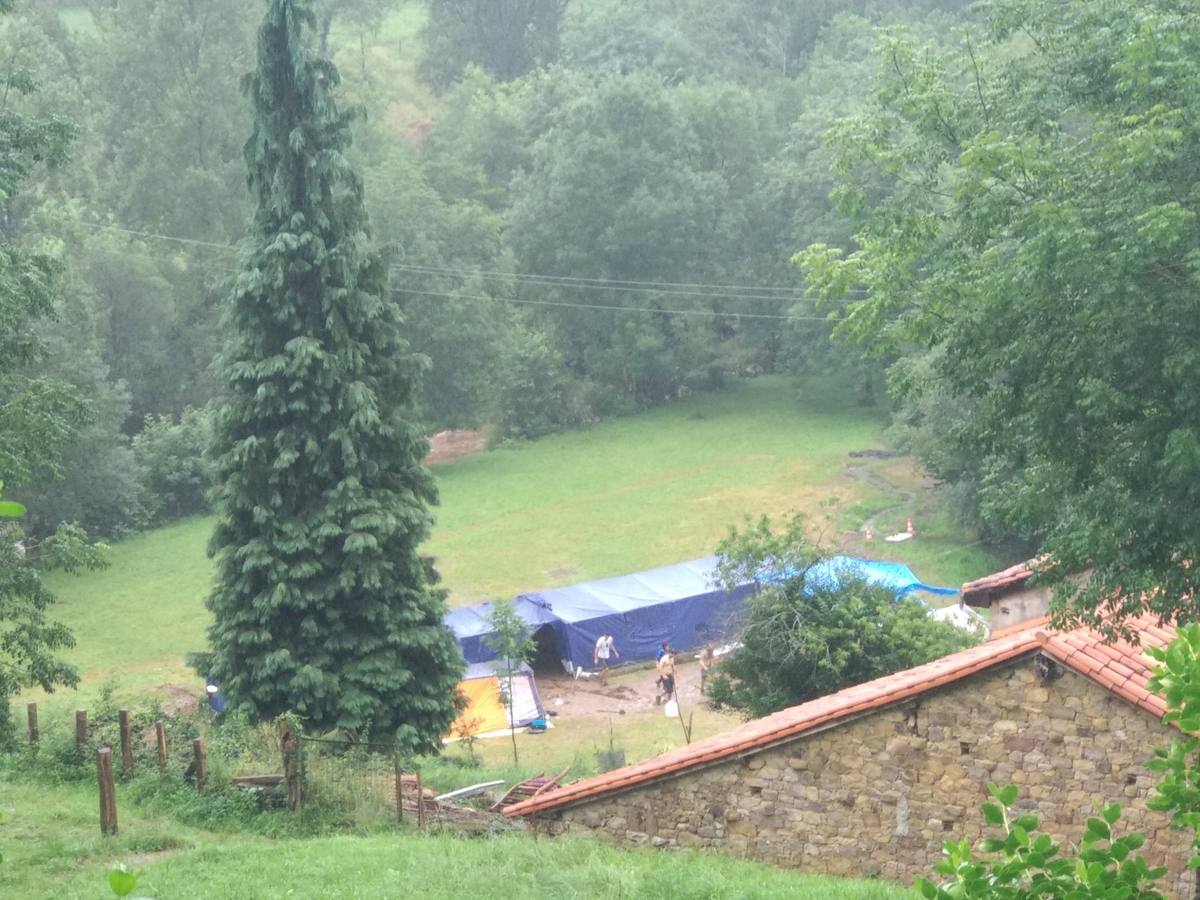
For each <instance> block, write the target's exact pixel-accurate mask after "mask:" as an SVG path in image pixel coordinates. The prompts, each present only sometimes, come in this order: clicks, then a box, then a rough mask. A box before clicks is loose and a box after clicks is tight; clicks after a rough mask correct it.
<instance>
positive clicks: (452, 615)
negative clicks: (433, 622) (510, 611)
mask: <svg viewBox="0 0 1200 900" xmlns="http://www.w3.org/2000/svg"><path fill="white" fill-rule="evenodd" d="M514 607H515V610H516V613H517V615H519V616H520V617H521V618H522V619H524V620H525V622H526V624H527V625H529V628H530V630H531V631H537V630H538V629H539V628H541V627H542V626H543V625H546V624H548V623H550V622H551V619H552V616H550V615H549V614H548V613H547V611H546V610H545V609H544V608H543V607H542V606H540V605H538V604H536V603H531V602H529V601H528V600H525V599H524V598H522V597H518V598H517V599H516V601H515V603H514ZM491 614H492V604H490V603H477V604H476V605H475V606H462V607H459V608H458V609H452V610H450V611H449V612H448V613H446V616H445V618H444V619H443V620H442V621H444V622H445V623H446V625H447V626H449V628H450V630H451V631H453V632H454V635H455V637H457V638H458V645H459V646H460V647H461V648H462V652H463V656H464V657H465V658H466V660H467V663H468V664H469V665H470V664H475V663H485V662H489V661H491V660H493V659H495V658H496V651H495V650H493V649H492V648H491V647H489V646H488V644H487V639H488V637H490V636H491V634H492V626H491V624H490V623H489V621H488V619H489V617H490V616H491Z"/></svg>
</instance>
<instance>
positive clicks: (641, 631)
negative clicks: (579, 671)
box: [521, 556, 754, 667]
mask: <svg viewBox="0 0 1200 900" xmlns="http://www.w3.org/2000/svg"><path fill="white" fill-rule="evenodd" d="M716 567H717V560H716V557H715V556H706V557H704V558H702V559H693V560H689V561H688V562H684V563H678V564H676V565H673V566H662V567H661V568H658V569H650V570H648V571H646V572H637V573H635V574H633V575H622V576H620V577H618V578H605V579H603V580H601V581H590V582H587V583H586V584H576V585H571V586H570V587H563V588H555V589H553V590H548V591H541V592H539V593H537V594H526V595H524V596H522V598H521V599H523V600H528V601H530V602H532V603H536V604H539V605H541V606H542V607H543V608H544V609H546V610H547V611H548V612H550V613H551V614H552V615H553V616H554V617H555V618H556V619H557V623H555V624H554V628H555V631H556V633H557V635H558V638H559V647H560V650H561V656H562V658H563V659H564V660H570V662H571V663H572V665H575V666H584V667H589V666H591V665H592V650H593V648H594V647H595V645H596V640H597V639H598V638H599V637H600V635H602V634H604V633H605V632H611V633H612V635H613V637H614V638H615V639H616V645H617V650H618V652H620V654H621V657H620V661H622V662H628V661H630V660H636V659H654V657H655V653H656V652H657V650H658V647H659V645H660V644H662V642H663V641H666V642H667V643H668V644H670V645H671V646H672V647H674V648H676V649H678V650H687V649H690V648H692V647H698V646H700V645H701V644H703V643H705V642H706V641H715V640H720V639H722V638H724V637H727V636H729V635H732V634H734V633H736V632H737V628H738V625H739V623H740V619H741V612H742V607H743V605H744V601H745V598H746V597H747V596H749V595H750V594H751V593H753V592H754V584H753V583H747V584H743V585H739V586H738V587H736V588H734V589H732V590H726V589H725V588H722V587H719V586H718V585H717V584H716Z"/></svg>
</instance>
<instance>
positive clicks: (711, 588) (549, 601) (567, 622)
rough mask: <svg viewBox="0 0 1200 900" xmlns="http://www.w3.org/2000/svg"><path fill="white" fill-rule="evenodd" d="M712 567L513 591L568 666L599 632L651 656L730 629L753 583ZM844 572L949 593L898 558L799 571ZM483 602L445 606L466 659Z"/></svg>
mask: <svg viewBox="0 0 1200 900" xmlns="http://www.w3.org/2000/svg"><path fill="white" fill-rule="evenodd" d="M716 567H717V559H716V557H714V556H706V557H704V558H702V559H693V560H690V561H688V562H684V563H678V564H676V565H673V566H662V567H661V568H658V569H650V570H649V571H646V572H637V573H635V574H633V575H621V576H619V577H617V578H604V579H601V580H600V581H589V582H586V583H584V584H575V585H571V586H569V587H562V588H553V589H551V590H545V591H539V592H538V593H533V594H521V595H520V596H519V597H517V598H516V601H515V604H514V605H515V609H516V612H517V615H519V616H520V617H521V618H522V619H524V620H525V622H527V623H528V624H529V626H530V630H531V631H533V632H535V633H538V637H539V638H542V639H545V638H547V637H550V636H552V638H553V640H554V642H555V644H556V647H555V648H554V649H555V652H556V655H557V657H558V658H559V659H561V660H562V661H563V662H564V663H567V664H569V665H570V666H571V667H572V668H573V667H576V666H583V667H585V668H588V667H591V665H592V652H593V650H594V648H595V646H596V640H597V639H598V638H599V637H600V635H602V634H604V633H606V632H609V633H611V634H612V635H613V638H614V641H615V643H616V647H617V651H618V652H619V653H620V654H621V655H620V657H619V659H617V660H614V661H615V662H630V661H632V660H639V659H654V657H655V654H656V652H657V650H658V647H659V646H660V645H661V644H662V643H663V642H664V641H665V642H666V643H668V644H670V646H671V647H673V648H675V649H676V650H689V649H691V648H693V647H698V646H700V645H702V644H704V643H706V642H710V641H720V640H723V639H725V638H728V637H732V636H734V635H735V634H736V633H737V631H738V628H739V626H740V624H741V614H742V610H743V607H744V602H745V599H746V597H748V596H749V595H750V594H752V593H754V591H755V590H756V589H757V584H756V583H755V582H746V583H745V584H740V585H738V586H737V587H734V588H732V589H726V588H723V587H720V586H718V584H717V574H716ZM793 575H794V573H790V572H778V573H771V574H769V575H766V576H764V577H762V578H760V579H759V580H760V581H781V580H784V579H786V578H790V577H793ZM848 575H855V576H858V577H861V578H864V579H865V580H867V581H868V582H870V583H872V584H878V585H882V586H885V587H890V588H892V589H893V590H894V591H895V592H896V596H897V597H901V596H904V595H906V594H908V593H910V592H912V591H926V592H929V593H933V594H954V593H957V592H956V591H955V590H954V589H952V588H939V587H933V586H931V585H927V584H924V583H922V582H921V581H920V580H919V579H918V578H917V576H916V575H914V574H913V572H912V570H911V569H909V568H908V566H906V565H904V564H903V563H891V562H880V561H877V560H869V559H859V558H856V557H851V556H834V557H830V558H829V559H825V560H822V561H821V562H819V563H817V564H816V565H814V566H812V567H810V568H809V569H808V570H807V572H806V574H805V578H806V580H807V581H808V583H809V584H817V583H821V584H832V585H836V584H838V583H839V582H838V580H839V578H844V577H847V576H848ZM491 610H492V605H491V604H490V603H480V604H478V605H476V606H468V607H462V608H460V609H454V610H451V611H450V612H449V613H447V614H446V619H445V621H446V624H447V625H448V626H450V628H451V629H452V630H453V631H454V633H455V635H457V637H458V642H459V645H460V646H461V647H462V650H463V656H465V657H466V660H467V662H468V663H483V662H488V661H489V660H492V659H495V657H496V652H495V651H494V650H493V649H492V648H491V647H490V646H489V645H488V642H487V639H488V637H490V635H491V633H492V629H491V626H490V624H489V623H488V617H489V616H490V614H491ZM543 628H545V629H546V630H542V629H543Z"/></svg>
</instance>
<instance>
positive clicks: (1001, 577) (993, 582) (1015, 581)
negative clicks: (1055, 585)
mask: <svg viewBox="0 0 1200 900" xmlns="http://www.w3.org/2000/svg"><path fill="white" fill-rule="evenodd" d="M1031 577H1033V567H1032V565H1031V563H1030V562H1023V563H1017V564H1016V565H1015V566H1009V567H1008V568H1007V569H1004V570H1003V571H1001V572H993V573H992V574H991V575H985V576H984V577H983V578H976V579H975V580H974V581H968V582H967V583H966V584H964V585H963V586H962V590H961V594H962V599H963V602H964V603H966V604H967V605H968V606H989V605H991V602H992V598H993V597H997V596H1002V595H1004V594H1006V593H1008V592H1009V591H1015V590H1018V589H1020V588H1021V587H1024V585H1025V582H1027V581H1028V580H1029V579H1030V578H1031Z"/></svg>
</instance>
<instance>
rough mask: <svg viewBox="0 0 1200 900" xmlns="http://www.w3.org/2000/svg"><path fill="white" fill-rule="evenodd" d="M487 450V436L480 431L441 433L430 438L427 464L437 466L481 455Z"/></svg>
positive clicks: (426, 457) (450, 430) (462, 430)
mask: <svg viewBox="0 0 1200 900" xmlns="http://www.w3.org/2000/svg"><path fill="white" fill-rule="evenodd" d="M486 448H487V435H486V434H484V432H483V431H482V430H480V429H473V428H454V429H449V430H447V431H439V432H438V433H437V434H435V435H432V436H431V437H430V438H429V453H427V454H426V456H425V463H426V465H430V466H436V465H438V464H439V463H448V462H450V461H452V460H455V459H458V458H459V457H461V456H469V455H470V454H472V453H479V452H480V451H481V450H484V449H486Z"/></svg>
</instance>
